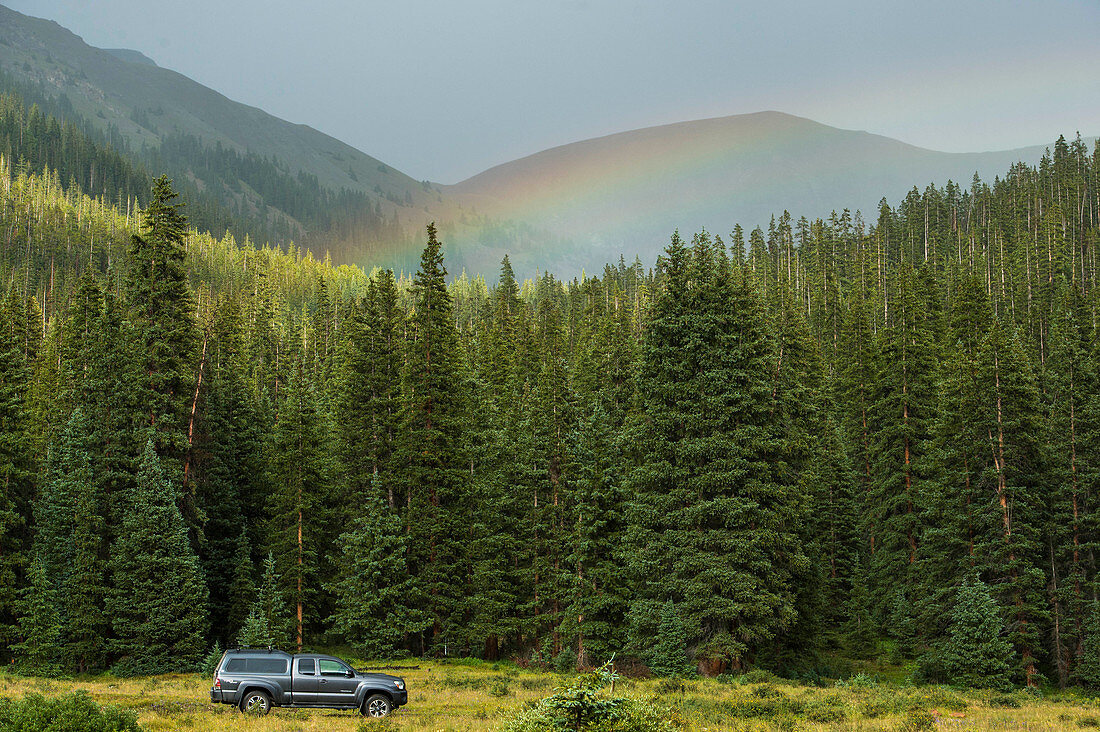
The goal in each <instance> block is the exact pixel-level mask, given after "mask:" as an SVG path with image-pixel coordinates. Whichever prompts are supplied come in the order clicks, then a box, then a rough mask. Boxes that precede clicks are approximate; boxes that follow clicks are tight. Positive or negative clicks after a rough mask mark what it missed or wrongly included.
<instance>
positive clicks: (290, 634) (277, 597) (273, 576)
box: [237, 554, 297, 648]
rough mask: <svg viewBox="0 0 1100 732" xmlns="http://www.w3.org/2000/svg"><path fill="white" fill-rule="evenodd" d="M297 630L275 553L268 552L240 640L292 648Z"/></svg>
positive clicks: (248, 644) (257, 645)
mask: <svg viewBox="0 0 1100 732" xmlns="http://www.w3.org/2000/svg"><path fill="white" fill-rule="evenodd" d="M296 633H297V631H296V629H295V621H294V618H293V617H292V615H291V613H290V611H289V610H288V609H287V606H286V603H285V601H284V600H283V593H282V589H281V588H280V582H279V573H278V571H277V570H276V568H275V557H274V556H273V555H272V554H268V555H267V558H266V559H264V576H263V578H262V579H261V581H260V586H259V588H258V590H257V592H256V597H255V599H254V600H253V602H252V605H251V607H249V610H248V615H247V616H246V617H245V621H244V625H242V626H241V631H240V634H239V635H238V636H237V643H238V644H240V645H241V646H245V647H252V648H269V647H270V648H288V647H291V645H292V642H294V638H295V635H296Z"/></svg>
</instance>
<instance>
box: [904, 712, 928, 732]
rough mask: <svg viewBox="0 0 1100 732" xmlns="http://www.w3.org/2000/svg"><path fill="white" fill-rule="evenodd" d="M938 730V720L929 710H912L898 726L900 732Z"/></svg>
mask: <svg viewBox="0 0 1100 732" xmlns="http://www.w3.org/2000/svg"><path fill="white" fill-rule="evenodd" d="M934 729H936V718H935V717H933V716H932V712H930V711H928V710H927V709H911V710H909V713H908V714H906V715H905V719H903V720H902V721H901V724H900V725H898V732H926V730H934Z"/></svg>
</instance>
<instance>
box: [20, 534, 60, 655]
mask: <svg viewBox="0 0 1100 732" xmlns="http://www.w3.org/2000/svg"><path fill="white" fill-rule="evenodd" d="M27 580H28V583H29V584H28V585H27V586H26V587H24V588H23V589H22V590H21V591H20V594H21V595H22V600H21V602H20V613H21V616H22V617H21V618H20V620H19V628H18V634H19V636H20V637H21V638H22V640H21V641H20V642H19V643H17V644H15V645H13V646H12V652H13V653H14V654H15V657H16V658H17V659H18V664H19V667H20V668H21V669H22V670H23V671H25V672H29V673H32V674H34V675H36V676H51V675H53V674H56V673H57V672H58V670H59V666H60V662H61V656H62V640H61V613H60V612H59V611H58V605H59V599H60V598H58V597H57V595H56V594H55V593H54V591H53V590H54V588H53V583H52V582H50V579H49V577H47V575H46V568H45V566H44V564H43V563H42V561H41V560H40V559H39V558H38V557H37V556H36V557H35V558H34V560H33V561H32V562H31V566H30V569H29V570H28V572H27Z"/></svg>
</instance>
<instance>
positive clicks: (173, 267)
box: [126, 175, 197, 523]
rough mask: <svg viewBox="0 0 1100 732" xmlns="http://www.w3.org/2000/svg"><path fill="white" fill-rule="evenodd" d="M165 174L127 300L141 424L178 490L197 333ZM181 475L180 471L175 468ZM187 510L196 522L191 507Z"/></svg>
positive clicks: (183, 225)
mask: <svg viewBox="0 0 1100 732" xmlns="http://www.w3.org/2000/svg"><path fill="white" fill-rule="evenodd" d="M178 197H179V194H177V193H176V192H175V191H174V190H173V189H172V182H171V181H170V180H168V178H167V177H166V176H163V175H162V176H161V177H159V178H157V179H156V180H154V181H153V188H152V194H151V196H150V199H149V205H148V206H147V207H146V209H145V211H144V214H143V217H142V227H141V233H140V234H134V235H133V236H132V238H131V242H130V248H129V250H128V251H127V260H128V265H129V266H128V268H127V275H128V276H127V281H126V299H127V304H128V306H129V308H130V311H131V313H132V314H133V320H134V323H133V324H134V328H135V335H136V338H137V344H136V345H137V353H138V354H140V359H141V367H142V368H141V374H142V380H141V384H140V390H141V404H142V405H143V407H144V412H145V414H144V418H143V421H144V422H145V424H146V425H148V426H150V427H152V428H153V429H154V430H155V434H156V446H157V453H158V455H160V456H161V458H162V459H164V460H166V464H165V469H166V470H167V474H168V477H169V479H170V480H172V481H173V483H174V484H175V485H176V486H177V490H180V491H183V490H189V486H188V485H186V484H185V483H186V481H187V480H188V479H189V476H188V475H187V474H186V473H187V472H189V471H188V470H187V466H186V465H185V455H186V453H187V452H188V449H189V447H190V444H191V438H192V434H191V433H192V431H193V430H192V424H193V423H192V421H191V420H190V414H191V411H192V401H193V398H194V383H195V372H194V369H193V364H194V360H193V359H194V357H195V350H196V346H197V333H196V328H195V320H194V315H193V313H194V303H193V300H192V296H191V289H190V287H189V286H188V283H187V270H186V269H185V266H184V263H185V258H186V252H185V250H184V238H185V237H186V236H187V218H186V217H185V216H184V215H183V213H182V211H181V210H180V209H181V208H182V207H183V204H182V203H179V202H176V200H175V199H177V198H178ZM180 470H183V473H182V474H177V471H180ZM185 508H186V509H187V511H188V520H189V522H191V523H193V522H194V520H195V519H194V518H193V517H192V516H191V514H193V513H194V508H193V504H192V502H191V500H190V499H189V500H188V501H187V502H186V504H185Z"/></svg>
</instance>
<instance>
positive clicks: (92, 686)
mask: <svg viewBox="0 0 1100 732" xmlns="http://www.w3.org/2000/svg"><path fill="white" fill-rule="evenodd" d="M406 663H409V665H417V666H418V668H415V669H410V670H403V671H402V674H403V675H404V676H405V678H406V679H407V680H408V683H409V691H410V696H409V705H408V706H407V707H403V708H402V709H400V710H398V711H397V712H395V713H394V714H393V715H392V716H390V717H388V718H385V719H381V720H371V719H364V718H362V717H361V716H359V715H358V714H357V713H353V712H344V711H333V710H321V709H319V710H304V709H296V710H284V709H276V710H274V711H273V712H272V713H271V714H270V715H268V716H267V717H250V716H246V715H244V714H242V713H240V712H238V711H237V710H236V709H234V708H232V707H228V706H224V705H215V704H210V703H209V702H208V701H207V699H208V695H209V686H210V679H209V678H208V677H207V676H206V675H204V674H166V675H161V676H145V677H134V678H126V679H122V678H116V677H114V676H111V675H100V676H94V677H89V678H79V679H67V680H58V679H39V678H33V677H20V676H13V675H7V674H4V675H0V694H2V695H3V696H8V697H19V696H22V695H24V694H26V693H29V692H40V693H43V694H45V695H46V696H51V697H52V696H61V695H65V694H69V693H71V692H74V691H78V690H79V691H83V692H86V693H87V694H89V695H90V696H91V697H92V699H94V700H95V701H96V702H97V703H99V704H112V705H115V706H118V707H122V708H125V709H130V710H132V711H134V712H135V713H137V715H138V722H139V724H140V725H141V727H142V728H143V729H145V730H150V731H153V730H195V731H196V732H214V731H219V732H220V731H222V730H226V731H237V730H250V731H254V732H284V731H285V732H290V731H291V730H294V731H296V732H321V731H322V730H324V731H328V730H332V731H334V732H337V731H342V730H347V731H348V732H352V731H355V732H361V731H370V730H377V731H378V732H382V731H383V730H386V731H394V732H396V731H397V730H401V731H405V730H408V731H410V732H411V731H414V730H415V731H418V732H420V731H423V732H428V731H429V730H430V731H432V732H435V731H436V730H440V731H454V732H459V731H466V730H470V731H475V730H496V729H501V728H502V727H504V726H505V725H506V724H507V721H508V719H509V718H510V715H512V714H514V713H515V712H517V711H518V710H519V709H521V708H522V707H523V706H524V705H525V704H527V703H528V702H533V701H535V700H537V699H540V698H543V697H546V696H548V695H550V694H552V693H554V691H555V689H559V688H561V687H563V686H565V685H567V684H568V683H570V680H571V678H572V677H571V676H564V675H560V674H556V673H551V672H547V671H536V670H530V669H522V668H520V667H518V666H516V665H514V664H510V663H497V664H489V663H486V662H482V661H476V660H461V661H452V662H446V661H440V660H438V659H430V660H423V661H413V662H406V661H402V664H403V665H404V664H406ZM356 665H360V664H358V663H357V664H356ZM903 673H904V669H903V668H902V667H894V668H888V667H884V668H881V669H879V670H874V669H871V668H870V667H868V669H867V671H866V672H865V673H864V672H860V673H857V674H856V675H855V676H852V677H849V678H848V679H846V680H840V681H831V680H830V681H818V682H817V683H818V684H819V685H813V684H809V683H799V682H795V681H790V680H787V679H779V678H776V677H773V676H771V675H770V674H768V673H767V672H750V673H748V674H744V675H742V676H740V677H730V676H722V677H719V678H717V679H705V678H698V679H685V680H680V679H644V680H641V679H629V678H620V679H619V680H618V681H617V682H616V689H615V694H616V695H622V696H628V697H635V698H639V699H644V700H650V701H652V702H653V703H655V704H657V705H660V706H663V707H664V708H666V709H667V711H668V714H667V718H668V719H669V720H670V721H671V722H672V724H673V728H674V729H680V730H685V731H688V732H703V731H704V730H707V731H708V732H727V731H730V732H732V731H734V730H736V731H737V732H741V731H745V732H747V731H749V730H760V731H761V732H763V731H765V730H867V731H870V730H889V731H890V732H895V731H896V732H908V731H909V730H912V731H914V732H916V731H918V730H933V729H937V730H973V731H974V732H980V731H984V730H1017V729H1019V730H1075V729H1093V728H1100V702H1098V701H1097V700H1095V699H1090V698H1087V697H1083V696H1080V695H1078V694H1076V693H1073V692H1062V693H1058V692H1051V693H1050V694H1048V695H1047V696H1045V697H1044V696H1042V695H1032V694H1028V693H1026V692H1022V691H1017V692H1013V693H1002V692H997V691H989V690H966V691H964V690H959V689H953V688H951V687H946V686H912V685H909V684H907V683H905V682H904V681H900V680H898V677H899V676H900V675H902V674H903ZM606 693H607V692H606V691H605V692H604V694H605V695H606ZM563 729H564V728H563Z"/></svg>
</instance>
